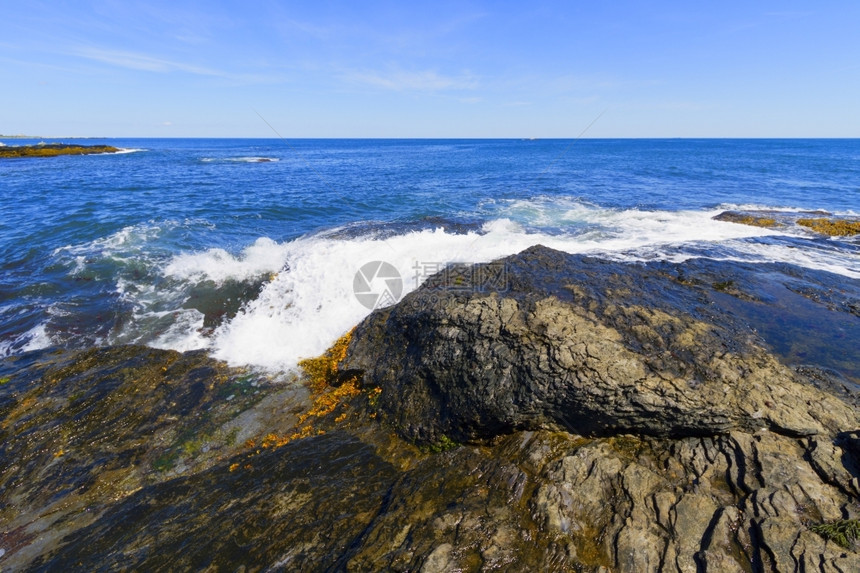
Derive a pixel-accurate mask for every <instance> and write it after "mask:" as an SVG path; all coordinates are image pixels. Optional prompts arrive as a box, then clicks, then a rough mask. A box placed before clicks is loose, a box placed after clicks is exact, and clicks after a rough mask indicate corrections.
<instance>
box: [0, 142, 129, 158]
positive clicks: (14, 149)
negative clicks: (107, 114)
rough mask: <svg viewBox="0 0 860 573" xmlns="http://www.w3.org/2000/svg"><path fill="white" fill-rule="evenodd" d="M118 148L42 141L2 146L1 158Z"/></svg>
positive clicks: (68, 153) (88, 152) (109, 151)
mask: <svg viewBox="0 0 860 573" xmlns="http://www.w3.org/2000/svg"><path fill="white" fill-rule="evenodd" d="M117 151H119V149H118V148H116V147H113V146H111V145H71V144H66V143H40V144H38V145H8V146H6V145H4V146H0V158H16V157H56V156H58V155H92V154H95V153H116V152H117Z"/></svg>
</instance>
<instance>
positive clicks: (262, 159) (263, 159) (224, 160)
mask: <svg viewBox="0 0 860 573" xmlns="http://www.w3.org/2000/svg"><path fill="white" fill-rule="evenodd" d="M200 161H202V162H203V163H276V162H278V161H280V159H278V158H277V157H257V156H251V157H204V158H202V159H201V160H200Z"/></svg>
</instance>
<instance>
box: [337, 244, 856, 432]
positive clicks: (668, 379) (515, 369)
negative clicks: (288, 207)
mask: <svg viewBox="0 0 860 573" xmlns="http://www.w3.org/2000/svg"><path fill="white" fill-rule="evenodd" d="M695 268H696V267H695V266H693V267H690V265H689V264H687V265H683V266H677V265H669V264H666V263H656V264H648V265H645V264H628V263H617V262H610V261H606V260H600V259H595V258H589V257H584V256H576V255H568V254H565V253H561V252H558V251H554V250H551V249H548V248H545V247H541V246H537V247H533V248H530V249H528V250H526V251H524V252H522V253H520V254H518V255H515V256H511V257H508V258H505V259H502V260H500V261H497V262H494V263H490V264H488V265H477V266H475V267H466V268H463V269H459V270H448V271H446V272H444V273H440V274H439V275H436V276H435V277H433V278H432V279H430V280H429V281H428V282H427V283H426V284H425V285H423V286H422V287H421V288H420V289H418V290H417V291H415V292H413V293H411V294H410V295H408V296H407V297H405V299H404V300H403V301H401V302H400V303H399V304H397V305H396V306H393V307H389V308H387V309H384V310H379V311H376V312H374V313H373V314H372V315H371V316H370V317H368V318H367V319H366V320H365V321H364V322H363V323H362V324H361V325H359V327H358V328H357V329H356V331H355V333H354V337H353V342H352V344H351V346H350V348H349V352H348V356H347V359H346V361H345V363H344V365H343V366H344V367H345V368H347V369H351V370H356V371H362V372H363V376H364V383H365V384H367V385H376V386H379V387H380V388H382V395H381V397H380V402H379V405H380V412H381V414H382V415H383V416H384V417H385V418H386V419H387V420H388V421H390V422H391V423H392V424H393V425H394V426H395V427H396V428H397V430H398V432H399V433H400V434H401V435H403V436H404V437H406V438H408V439H411V440H416V441H423V442H436V441H438V440H440V439H443V437H444V438H447V439H453V440H455V441H470V440H479V439H486V438H492V437H494V436H497V435H499V434H502V433H507V432H511V431H514V430H524V429H563V430H567V431H569V432H572V433H576V434H582V435H589V436H605V435H612V434H617V433H636V434H644V435H652V436H665V437H684V436H715V435H718V434H725V433H728V432H730V431H733V430H740V431H743V432H755V431H756V430H759V429H762V428H767V429H770V430H773V431H774V432H777V433H781V434H784V435H789V436H812V435H816V434H820V433H824V434H831V435H832V434H834V433H836V432H838V431H841V430H846V429H853V428H854V427H856V425H857V418H856V413H855V412H854V411H853V409H852V408H851V407H850V406H848V405H847V404H845V403H844V402H842V401H840V400H837V399H835V398H834V397H833V396H831V395H829V394H825V393H823V392H820V391H818V390H817V389H815V388H813V387H812V386H811V385H810V384H809V383H808V381H807V380H806V378H804V377H802V376H801V375H799V374H798V373H797V372H795V371H794V370H792V369H790V368H788V367H787V366H785V365H783V364H781V363H780V362H779V361H778V360H777V358H776V357H775V356H774V355H773V354H772V353H771V352H770V351H769V350H768V349H766V348H765V346H764V343H763V341H762V340H761V338H759V337H758V336H757V334H756V333H755V331H754V330H753V329H752V328H750V326H749V325H748V324H747V323H746V322H745V321H744V320H742V319H741V317H740V316H739V315H738V313H736V312H731V311H730V308H731V305H730V304H727V303H726V300H725V299H734V298H736V297H731V296H729V295H726V294H725V292H723V291H726V290H730V289H731V288H735V287H734V286H733V285H734V281H726V282H724V283H715V284H712V285H708V286H707V287H705V286H702V285H701V284H696V281H695V280H694V278H691V277H688V276H687V275H690V274H691V273H690V270H691V269H692V270H695ZM705 270H707V269H699V271H698V273H699V274H702V273H704V272H705ZM710 270H711V271H713V269H710ZM692 274H693V275H695V274H696V273H695V272H694V273H692ZM741 298H744V297H741ZM746 298H750V297H746ZM729 302H732V303H734V300H732V301H729ZM851 318H852V319H853V318H854V317H851ZM853 352H854V353H855V357H854V358H855V359H854V360H853V362H854V363H855V364H856V362H857V361H856V352H857V351H856V348H855V349H854V350H853Z"/></svg>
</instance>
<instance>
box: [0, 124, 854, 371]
mask: <svg viewBox="0 0 860 573" xmlns="http://www.w3.org/2000/svg"><path fill="white" fill-rule="evenodd" d="M0 141H2V142H3V143H5V144H7V145H18V144H23V143H28V142H26V141H21V140H0ZM84 143H86V144H96V143H107V144H110V145H114V146H117V147H120V148H123V149H125V150H128V151H127V152H125V153H121V154H113V155H98V156H78V157H57V158H50V159H35V158H34V159H12V160H2V161H0V356H4V355H10V354H17V353H21V352H25V351H28V350H33V349H37V348H43V347H47V346H51V345H60V346H68V347H76V348H77V347H87V346H91V345H97V344H113V343H125V342H136V343H143V344H148V345H152V346H156V347H162V348H175V349H179V350H186V349H192V348H205V349H208V350H209V352H211V353H212V355H214V356H216V357H219V358H223V359H225V360H227V361H229V362H230V363H233V364H237V365H238V364H242V365H250V366H253V367H257V368H260V369H264V370H267V371H270V372H282V371H285V370H289V369H290V368H291V367H292V366H294V365H295V363H296V361H297V360H298V359H299V358H302V357H305V356H312V355H316V354H319V353H320V352H321V351H322V350H324V349H325V348H326V347H327V346H328V345H329V344H330V343H331V342H332V341H333V340H334V339H335V338H336V337H337V336H338V335H340V334H342V333H343V332H344V331H345V330H347V329H348V328H350V327H351V326H353V325H354V324H355V323H357V322H358V321H359V320H361V318H363V317H364V316H365V315H366V314H367V313H368V312H369V309H368V308H367V307H366V306H365V305H364V304H362V302H361V300H359V299H357V298H356V297H355V293H354V290H355V288H356V284H357V283H356V273H358V272H359V270H360V269H362V268H363V265H365V264H367V263H368V262H374V261H383V262H387V263H390V264H391V265H392V266H393V267H394V268H395V269H397V272H398V273H399V276H400V277H401V278H402V282H403V291H402V292H407V291H409V290H411V289H413V288H415V286H416V285H417V284H419V283H420V282H421V281H422V280H423V279H424V278H426V276H428V275H429V274H430V273H432V272H433V271H435V270H438V269H440V268H442V267H444V265H446V264H449V263H452V262H479V261H488V260H493V259H495V258H498V257H501V256H504V255H508V254H512V253H514V252H518V251H520V250H522V249H524V248H526V247H528V246H531V245H534V244H538V243H542V244H545V245H547V246H551V247H555V248H559V249H562V250H565V251H568V252H588V253H592V254H595V255H596V256H604V257H610V258H615V259H623V260H652V259H668V260H683V259H685V258H689V257H693V256H706V257H711V258H718V259H736V260H744V261H753V262H770V261H779V262H788V263H792V264H796V265H799V266H802V267H807V268H815V269H821V270H826V271H829V272H833V273H837V274H840V275H844V276H848V277H851V278H855V279H860V241H858V239H857V238H847V239H845V238H843V239H826V238H822V237H820V236H816V235H814V234H813V233H808V232H804V231H802V230H798V229H796V228H792V229H783V230H768V229H760V228H756V227H748V226H743V225H737V224H733V223H727V222H719V221H714V220H713V219H712V217H713V216H714V215H716V214H718V213H720V212H721V211H723V210H726V209H738V208H746V209H752V208H776V209H782V210H789V211H797V210H825V211H828V212H830V213H834V214H841V215H858V214H860V140H578V141H569V140H567V141H566V140H546V141H544V140H537V141H530V140H485V141H482V140H289V141H284V140H279V139H261V140H249V139H108V140H86V141H84ZM365 278H367V279H368V281H370V282H371V283H373V281H374V279H376V278H379V277H373V276H368V277H365ZM384 285H385V283H384V282H383V283H375V284H371V285H369V286H370V288H371V289H382V288H385V287H384Z"/></svg>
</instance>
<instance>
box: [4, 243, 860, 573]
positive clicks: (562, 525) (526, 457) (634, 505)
mask: <svg viewBox="0 0 860 573" xmlns="http://www.w3.org/2000/svg"><path fill="white" fill-rule="evenodd" d="M858 309H860V284H858V282H857V281H852V280H850V279H846V278H843V277H836V276H833V275H828V274H827V273H822V272H816V271H805V270H802V269H798V268H796V267H791V266H788V265H750V264H739V263H725V262H716V261H708V260H691V261H687V262H685V263H680V264H670V263H665V262H653V263H648V264H631V263H617V262H609V261H605V260H598V259H594V258H588V257H581V256H572V255H567V254H564V253H559V252H556V251H552V250H550V249H546V248H543V247H535V248H532V249H529V250H527V251H525V252H523V253H520V254H519V255H515V256H512V257H508V258H506V259H503V260H501V261H497V262H495V263H491V264H489V265H477V266H470V267H454V268H450V269H447V270H446V271H444V272H442V273H440V274H438V275H436V276H435V277H433V278H432V279H430V280H429V281H428V282H427V283H426V284H425V285H423V286H422V287H421V288H420V289H419V290H417V291H415V292H414V293H412V294H410V295H409V296H407V297H406V298H405V299H404V300H402V301H401V302H400V303H398V304H397V305H395V306H393V307H390V308H387V309H382V310H379V311H375V312H374V313H373V314H371V315H370V316H369V317H368V318H367V319H366V320H365V321H364V322H362V323H361V324H360V325H359V326H358V327H357V328H356V329H355V330H354V332H353V333H352V334H351V336H349V337H345V338H344V339H342V340H341V341H339V342H338V344H336V345H335V346H334V347H333V350H332V351H330V352H329V353H328V354H327V356H326V357H323V358H320V359H315V360H313V361H309V364H311V365H313V366H314V368H312V370H314V372H316V373H321V376H322V377H323V378H325V380H327V381H328V383H329V384H330V386H326V385H325V384H324V383H321V382H320V381H319V380H316V381H314V383H312V384H310V388H311V394H310V396H308V394H307V393H305V392H302V391H295V389H294V387H290V386H287V387H278V386H272V387H269V388H265V387H263V386H261V387H259V389H256V387H254V388H255V390H254V391H252V392H246V391H247V390H249V387H248V384H247V382H243V380H245V378H244V377H243V376H244V375H242V374H240V373H236V372H231V371H229V369H226V367H224V366H223V365H219V364H217V363H214V362H210V361H208V359H205V357H204V356H202V355H200V354H199V353H197V354H189V355H184V356H180V355H178V354H176V353H165V352H163V351H154V350H148V349H140V348H133V347H127V348H118V349H104V350H98V351H89V352H87V353H83V354H80V355H72V356H70V357H69V356H65V357H62V358H61V359H52V358H48V357H46V356H45V355H43V354H40V355H37V356H33V357H28V356H25V357H23V358H20V359H15V360H11V361H10V360H7V361H5V362H3V363H0V380H2V381H5V382H3V383H2V384H0V416H2V419H3V423H4V426H3V432H4V433H3V434H2V437H3V446H2V447H3V448H4V449H3V450H0V454H2V455H3V461H4V467H6V468H7V469H6V470H5V471H4V473H2V474H0V476H2V479H3V480H4V481H3V485H4V489H3V490H2V491H0V502H2V504H3V505H0V508H4V509H2V510H0V549H2V550H3V552H0V567H2V568H4V570H5V568H6V567H7V566H8V567H10V568H12V569H13V570H16V571H17V570H33V571H53V570H63V569H69V568H75V567H77V568H79V569H81V570H104V569H127V570H189V569H194V570H229V571H257V570H266V571H270V570H302V571H380V570H386V571H422V572H425V573H432V572H442V571H452V570H457V571H526V570H529V571H559V572H562V571H577V572H595V573H596V572H601V573H606V572H609V571H622V572H627V571H629V572H637V573H638V572H643V571H644V572H648V571H673V572H675V571H682V572H687V571H717V572H722V571H725V572H732V573H734V572H737V571H812V570H815V571H833V572H849V571H858V570H860V547H858V544H857V541H856V538H855V537H856V536H855V533H856V531H857V530H860V521H857V519H858V517H860V431H858V419H857V399H858V386H857V383H858V381H860V372H858V362H860V357H858V350H857V347H856V340H858V339H860V336H858V330H857V329H858V328H860V326H858V317H860V314H858ZM824 318H826V320H824ZM831 332H835V334H834V335H833V336H832V337H828V336H829V333H831ZM788 340H790V341H791V344H788V343H787V342H786V341H788ZM822 340H823V341H824V343H823V344H821V343H820V341H822ZM798 359H802V361H800V362H799V361H798ZM52 360H53V361H54V362H56V361H57V360H59V361H60V363H57V364H53V363H52ZM46 364H47V365H46ZM10 372H11V374H9V373H10ZM198 383H202V386H199V385H198ZM138 387H139V389H140V390H141V391H140V392H139V393H135V392H134V389H135V388H138ZM291 388H292V389H291ZM40 389H41V390H40ZM258 390H259V392H260V393H261V395H260V396H257V395H256V394H254V392H257V391H258ZM347 390H348V391H347ZM240 392H241V399H239V398H240ZM228 393H229V395H228ZM263 395H265V397H263ZM230 396H234V397H233V398H231V397H230ZM273 401H274V402H273ZM238 402H241V405H239V404H238ZM138 403H139V405H140V407H139V408H137V407H136V404H138ZM112 404H113V405H115V406H116V407H113V406H111V407H108V406H109V405H112ZM117 408H118V409H117ZM303 411H304V413H303ZM123 413H127V414H128V415H126V414H123ZM132 413H133V415H131V414H132ZM54 419H56V420H57V422H56V423H54V422H52V420H54ZM311 419H312V420H313V424H311V423H310V422H309V421H308V420H311ZM246 422H247V423H249V424H255V429H254V430H253V431H252V432H249V433H248V435H249V436H253V437H254V438H255V439H252V440H250V441H249V442H246V443H244V445H243V444H232V445H230V444H228V443H225V440H224V439H223V436H222V435H221V434H219V433H218V432H219V431H220V432H222V433H223V432H225V431H228V430H229V429H230V428H235V427H239V428H244V427H245V423H246ZM51 424H53V426H52V425H51ZM111 424H119V427H120V428H121V431H120V432H119V433H118V435H117V436H116V437H114V438H112V437H111V435H110V434H111V432H110V430H109V428H110V427H111ZM261 424H263V425H262V426H261ZM265 424H269V426H268V427H266V426H265ZM43 426H44V427H45V428H49V427H53V428H56V429H57V430H58V434H59V435H65V436H66V438H65V441H63V442H59V441H57V440H58V439H59V438H57V437H56V436H55V435H54V433H51V432H41V433H40V432H39V430H38V428H39V427H43ZM267 431H269V432H273V433H276V434H281V435H284V436H288V437H285V438H283V439H278V436H276V435H274V434H273V435H272V436H271V437H270V436H266V438H265V439H263V440H262V442H261V441H260V437H262V436H263V435H265V433H266V432H267ZM63 432H65V434H63ZM135 435H137V436H138V437H139V439H138V440H135V439H134V437H135ZM195 435H197V436H204V437H205V438H203V437H200V438H197V439H196V440H193V442H194V443H197V442H199V443H206V444H207V445H208V447H210V448H212V450H210V451H215V452H219V454H218V455H212V454H206V455H204V454H202V453H201V452H197V453H195V452H193V451H192V450H194V449H195V448H191V447H183V445H184V444H186V443H188V440H189V439H191V437H192V436H195ZM61 437H62V436H61ZM61 443H62V444H65V445H64V446H63V449H64V451H63V453H62V455H61V456H59V457H57V456H54V454H53V453H52V452H54V453H55V450H56V448H57V447H59V446H60V445H61ZM28 444H29V445H31V446H33V447H32V449H28ZM30 451H32V452H35V453H28V452H30ZM171 452H181V455H180V456H179V458H178V459H174V460H173V462H172V463H174V464H176V465H174V466H173V467H172V469H169V470H167V469H158V468H155V467H154V466H155V464H157V460H161V459H163V458H164V455H165V454H170V453H171ZM10 457H22V458H23V459H24V460H25V462H26V463H24V464H19V465H17V466H16V465H15V464H14V463H13V464H11V465H10V462H9V459H10ZM62 464H65V465H62ZM45 476H47V477H48V478H50V481H49V482H46V483H48V486H47V487H46V488H40V487H39V486H38V485H36V486H35V487H28V486H27V485H26V484H25V482H27V480H32V481H33V482H34V483H36V484H38V483H39V480H40V479H42V478H43V477H45ZM117 478H120V479H117ZM63 484H67V486H64V485H63ZM7 486H10V487H7ZM87 507H88V508H91V509H92V512H91V513H90V512H87V511H84V509H85V508H87ZM28 515H29V516H30V518H29V521H28V518H27V516H28ZM10 516H11V518H10ZM10 519H11V520H10ZM10 525H13V526H14V527H12V526H10ZM55 531H56V532H58V533H53V532H55Z"/></svg>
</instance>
